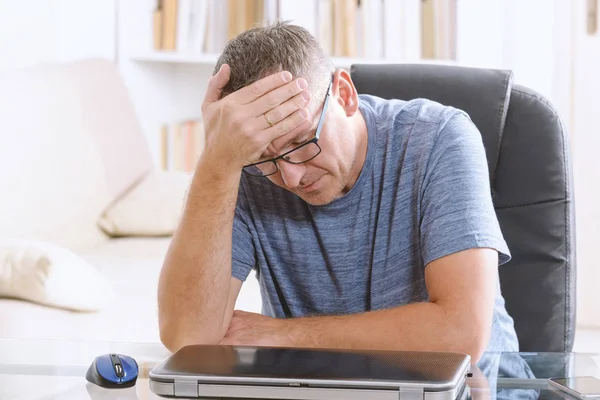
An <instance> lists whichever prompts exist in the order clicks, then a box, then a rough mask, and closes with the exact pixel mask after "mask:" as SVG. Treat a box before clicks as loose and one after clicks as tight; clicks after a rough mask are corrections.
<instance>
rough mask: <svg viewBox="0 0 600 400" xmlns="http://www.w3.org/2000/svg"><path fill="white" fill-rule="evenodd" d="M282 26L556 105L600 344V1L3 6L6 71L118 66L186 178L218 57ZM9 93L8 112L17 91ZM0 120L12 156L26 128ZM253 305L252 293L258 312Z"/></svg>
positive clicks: (140, 112) (152, 145) (157, 153)
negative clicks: (233, 44)
mask: <svg viewBox="0 0 600 400" xmlns="http://www.w3.org/2000/svg"><path fill="white" fill-rule="evenodd" d="M275 19H283V20H291V21H293V22H294V23H296V24H300V25H302V26H304V27H306V28H307V29H308V30H310V31H311V32H312V33H313V34H314V35H315V36H316V37H317V38H318V39H319V41H320V42H321V44H322V45H323V47H324V48H325V49H326V50H327V51H328V52H329V54H330V55H331V56H332V57H333V59H334V63H335V64H336V65H337V66H338V67H341V68H349V67H350V65H352V64H353V63H359V62H360V63H397V62H409V63H443V64H451V65H465V66H477V67H488V68H499V69H510V70H512V71H514V74H515V82H516V83H518V84H522V85H525V86H528V87H530V88H532V89H534V90H536V91H537V92H539V93H540V94H541V95H542V96H544V97H546V98H547V99H548V101H550V102H551V103H552V104H553V105H554V107H555V108H556V109H557V110H558V112H559V114H560V115H561V117H562V119H563V122H564V125H565V129H567V132H568V137H569V139H570V148H569V151H570V154H571V157H572V158H571V159H572V163H573V174H574V181H575V199H576V212H577V224H576V229H577V262H578V290H577V299H578V305H577V307H578V308H577V325H578V330H579V331H580V332H582V333H581V336H580V337H581V338H585V337H588V336H586V335H590V336H589V337H590V338H593V339H589V341H588V343H593V342H595V341H596V340H597V342H596V343H600V335H599V334H598V333H597V330H598V329H600V301H598V299H597V297H596V294H597V292H596V290H599V289H600V268H598V261H597V258H598V257H597V252H596V250H597V246H598V243H599V241H600V234H599V231H598V225H599V223H600V209H599V207H598V206H597V204H598V203H599V200H600V185H599V184H600V167H599V166H598V162H597V160H598V151H599V149H600V131H599V129H598V128H599V124H600V123H599V118H598V116H599V114H600V105H599V101H598V93H599V92H600V74H599V71H600V32H599V28H598V24H599V17H598V1H597V0H359V1H357V0H347V1H346V0H18V1H16V0H0V70H3V71H8V70H12V69H15V68H30V67H39V66H41V65H46V64H54V63H59V64H63V63H67V64H68V63H73V62H75V63H76V62H78V61H81V60H89V59H105V60H108V61H109V62H110V63H111V64H112V65H114V66H115V68H116V69H117V71H118V73H119V74H120V77H121V79H122V82H123V84H124V86H125V87H126V89H127V93H128V96H129V99H130V101H131V104H132V107H133V110H135V117H136V118H137V121H138V122H139V126H140V131H141V132H142V133H143V138H144V141H145V142H144V143H145V145H147V148H148V152H149V155H150V158H151V163H152V165H153V166H154V167H155V168H157V169H159V170H161V171H171V172H181V173H189V172H190V171H191V170H192V169H193V166H194V162H195V160H196V159H197V157H198V156H199V154H200V153H201V152H202V149H203V145H204V144H203V139H202V137H203V135H202V126H201V120H200V117H201V115H200V103H201V101H202V98H203V96H204V91H205V87H206V82H207V80H208V79H209V77H210V75H211V74H212V71H213V67H214V65H215V62H216V59H217V57H218V55H219V53H220V51H221V49H222V48H223V46H224V45H225V43H226V42H227V40H229V39H230V38H232V37H233V36H235V35H236V34H238V33H239V32H241V31H244V30H246V29H248V28H249V27H251V26H252V25H253V24H254V23H255V22H257V21H263V20H275ZM53 90H57V91H60V90H61V87H60V85H58V86H57V87H55V88H54V89H53ZM0 96H2V97H4V101H5V104H8V103H10V102H11V101H12V100H11V96H14V93H7V92H6V91H4V90H3V91H2V93H0ZM49 101H52V100H51V97H50V100H49ZM104 118H107V119H111V118H112V116H111V115H104ZM0 123H3V125H4V126H3V128H4V129H2V132H3V133H2V134H1V136H0V137H1V139H0V147H2V146H4V144H5V143H7V141H12V140H14V137H12V136H11V135H13V134H14V132H15V129H14V127H11V126H7V125H6V123H5V122H3V121H0ZM132 143H133V142H132ZM129 146H131V144H129ZM123 151H125V153H127V152H133V150H132V148H131V147H127V149H125V150H123ZM117 152H118V151H117ZM15 157H16V156H15ZM15 159H16V158H15ZM12 162H13V161H11V163H12ZM18 162H21V161H18ZM18 162H17V161H15V163H16V164H9V163H8V162H6V161H5V162H4V164H0V165H3V166H4V168H10V169H12V170H7V171H2V175H3V176H7V174H8V175H10V176H14V175H15V174H17V175H18V174H19V170H18V168H16V167H15V165H17V166H18V165H20V164H18ZM82 165H85V163H84V164H82ZM3 179H4V177H3ZM0 187H1V185H0ZM15 202H17V200H15ZM15 204H16V203H15ZM8 213H10V211H8ZM3 218H4V217H3ZM2 224H3V223H2V222H0V225H2ZM11 224H12V225H11ZM16 224H17V222H15V220H11V221H10V223H7V226H13V227H14V226H16ZM17 231H18V229H17V230H16V231H15V232H17ZM65 243H68V242H66V241H65ZM159 255H160V254H159ZM157 259H158V258H157ZM156 264H157V265H158V264H159V263H156ZM152 271H153V272H146V273H148V274H151V275H152V274H154V275H156V271H157V269H156V268H154V269H153V270H152ZM154 275H153V276H154ZM135 276H137V275H135V274H133V275H132V277H133V279H135ZM150 287H151V286H150ZM151 288H152V289H153V287H151ZM148 293H153V292H152V290H150V289H148ZM256 296H258V293H257V292H256V291H254V292H251V293H250V292H249V294H248V299H250V300H248V301H250V302H252V307H255V305H256V307H258V306H257V304H258V303H257V302H256V300H255V297H256ZM244 301H245V300H244ZM1 307H3V303H0V308H1ZM252 307H250V308H252ZM153 311H154V310H153ZM149 318H150V317H149ZM152 329H154V328H152ZM594 335H595V336H594ZM142 336H143V335H142ZM146 337H149V338H150V339H149V340H153V339H154V338H155V337H156V336H153V335H148V336H144V338H146ZM582 340H583V339H582Z"/></svg>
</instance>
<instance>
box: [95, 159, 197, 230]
mask: <svg viewBox="0 0 600 400" xmlns="http://www.w3.org/2000/svg"><path fill="white" fill-rule="evenodd" d="M190 180H191V175H190V174H187V173H185V172H175V171H160V170H154V171H152V172H150V173H149V174H148V175H146V176H145V177H144V178H143V179H142V180H141V181H140V182H139V183H137V184H136V185H134V186H133V188H132V189H130V190H129V191H128V192H127V193H125V195H124V196H122V197H120V198H118V199H117V200H116V201H115V202H113V204H112V205H110V206H109V207H108V208H107V209H106V210H105V211H104V212H103V213H102V215H101V216H100V219H99V221H98V225H99V226H100V228H101V229H102V230H103V231H104V232H105V233H106V234H107V235H109V236H111V237H123V236H170V235H172V234H173V233H174V232H175V229H176V228H177V225H178V224H179V219H180V218H181V213H182V211H183V207H184V204H185V198H186V196H187V190H188V187H189V184H190Z"/></svg>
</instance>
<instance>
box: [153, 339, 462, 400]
mask: <svg viewBox="0 0 600 400" xmlns="http://www.w3.org/2000/svg"><path fill="white" fill-rule="evenodd" d="M469 365H470V357H469V356H468V355H466V354H461V353H444V352H408V351H372V350H368V351H367V350H338V349H305V348H281V347H250V346H223V345H193V346H186V347H183V348H181V349H180V350H178V351H177V352H175V353H174V354H173V355H171V356H170V357H169V358H168V359H166V360H165V361H164V362H163V363H161V364H160V365H158V366H157V367H156V368H154V369H153V370H152V371H151V372H150V376H149V378H150V389H151V390H152V392H154V393H155V394H157V395H160V396H165V397H183V398H246V399H301V400H320V399H373V400H379V399H381V400H385V399H394V400H398V399H408V400H413V399H419V400H421V399H436V400H441V399H457V398H463V397H466V395H467V392H468V389H467V387H466V384H465V381H466V376H467V373H468V371H469Z"/></svg>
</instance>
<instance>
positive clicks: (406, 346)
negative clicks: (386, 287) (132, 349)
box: [222, 249, 498, 362]
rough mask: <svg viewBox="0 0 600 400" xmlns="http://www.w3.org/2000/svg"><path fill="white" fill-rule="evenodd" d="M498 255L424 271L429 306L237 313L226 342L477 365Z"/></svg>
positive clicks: (457, 259) (443, 262) (468, 253)
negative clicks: (456, 358) (401, 354)
mask: <svg viewBox="0 0 600 400" xmlns="http://www.w3.org/2000/svg"><path fill="white" fill-rule="evenodd" d="M497 266H498V253H497V252H496V251H495V250H491V249H470V250H465V251H461V252H457V253H454V254H451V255H448V256H445V257H442V258H439V259H437V260H434V261H432V262H431V263H430V264H429V265H428V266H427V267H426V268H425V280H426V284H427V289H428V292H429V295H430V299H429V302H423V303H414V304H408V305H405V306H399V307H395V308H390V309H385V310H378V311H371V312H365V313H361V314H352V315H344V316H331V317H330V316H322V317H321V316H319V317H306V318H297V319H288V320H278V319H272V318H268V317H263V316H260V315H257V314H250V313H236V314H235V316H234V318H233V320H232V323H231V326H230V328H229V331H228V333H227V335H226V336H225V340H224V341H223V342H222V343H233V344H262V345H282V346H290V345H291V346H300V347H320V348H357V349H390V350H392V349H397V350H429V351H436V350H438V351H458V352H463V353H466V354H469V355H470V356H471V357H472V359H473V362H475V361H477V360H479V358H480V357H481V355H482V353H483V352H484V350H485V348H486V346H487V343H488V340H489V337H490V332H491V325H492V317H493V309H494V300H495V295H496V284H497V279H498V273H497V269H498V267H497Z"/></svg>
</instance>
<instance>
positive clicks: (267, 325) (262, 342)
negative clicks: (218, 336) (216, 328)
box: [220, 310, 293, 347]
mask: <svg viewBox="0 0 600 400" xmlns="http://www.w3.org/2000/svg"><path fill="white" fill-rule="evenodd" d="M220 344H227V345H242V346H274V347H285V346H293V343H292V340H291V337H290V335H289V330H288V324H287V321H286V320H284V319H278V318H271V317H266V316H264V315H261V314H255V313H250V312H245V311H239V310H235V311H234V312H233V317H232V318H231V323H230V324H229V329H227V333H226V334H225V337H224V338H223V340H221V343H220Z"/></svg>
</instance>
